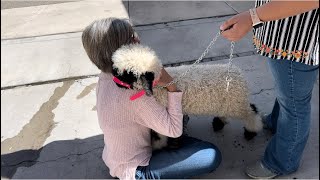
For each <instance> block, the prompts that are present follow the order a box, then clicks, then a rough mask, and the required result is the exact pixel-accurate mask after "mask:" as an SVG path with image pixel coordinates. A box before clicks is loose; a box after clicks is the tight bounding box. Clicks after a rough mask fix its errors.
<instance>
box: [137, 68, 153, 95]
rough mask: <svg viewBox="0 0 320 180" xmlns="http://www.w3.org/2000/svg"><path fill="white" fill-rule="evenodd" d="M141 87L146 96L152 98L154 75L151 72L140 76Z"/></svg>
mask: <svg viewBox="0 0 320 180" xmlns="http://www.w3.org/2000/svg"><path fill="white" fill-rule="evenodd" d="M140 79H141V82H142V87H143V89H144V90H145V91H146V95H147V96H152V94H153V91H152V86H153V80H154V73H153V72H146V73H145V74H143V75H141V76H140Z"/></svg>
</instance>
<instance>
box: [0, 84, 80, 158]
mask: <svg viewBox="0 0 320 180" xmlns="http://www.w3.org/2000/svg"><path fill="white" fill-rule="evenodd" d="M73 83H74V81H66V82H63V85H62V86H61V87H57V88H56V89H55V90H54V93H53V95H52V96H51V97H50V99H49V100H48V101H47V102H45V103H43V104H42V106H41V107H40V109H39V110H38V111H37V112H36V113H35V114H34V115H33V117H32V118H31V120H30V121H29V123H28V124H26V125H25V126H24V127H23V128H22V130H21V131H20V132H19V134H18V135H16V136H14V137H12V138H8V139H6V140H4V141H3V142H1V154H8V153H12V152H16V151H20V150H25V149H33V150H36V149H40V148H41V147H42V146H43V144H44V142H45V141H46V139H47V138H48V137H49V136H50V133H51V131H52V129H53V128H54V126H55V123H54V120H53V119H54V116H55V114H54V113H53V112H52V111H53V110H54V109H55V108H56V107H57V106H58V104H59V100H60V99H61V98H62V97H63V96H64V95H65V93H66V92H67V91H68V90H69V88H70V87H71V85H72V84H73Z"/></svg>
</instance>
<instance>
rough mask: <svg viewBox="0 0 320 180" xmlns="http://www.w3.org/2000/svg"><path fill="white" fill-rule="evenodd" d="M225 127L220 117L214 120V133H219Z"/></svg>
mask: <svg viewBox="0 0 320 180" xmlns="http://www.w3.org/2000/svg"><path fill="white" fill-rule="evenodd" d="M224 125H225V123H224V122H223V121H222V120H221V119H220V118H219V117H215V118H213V120H212V127H213V131H214V132H217V131H220V130H221V129H223V127H224Z"/></svg>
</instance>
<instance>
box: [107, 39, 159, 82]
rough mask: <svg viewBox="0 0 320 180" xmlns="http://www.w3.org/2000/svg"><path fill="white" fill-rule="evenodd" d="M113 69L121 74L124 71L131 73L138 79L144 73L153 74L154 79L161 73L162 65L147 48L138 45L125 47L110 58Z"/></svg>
mask: <svg viewBox="0 0 320 180" xmlns="http://www.w3.org/2000/svg"><path fill="white" fill-rule="evenodd" d="M112 61H113V63H114V64H113V67H114V68H117V69H118V73H119V74H122V73H123V71H124V70H126V71H131V72H133V73H134V75H136V77H140V76H141V75H142V74H144V73H146V72H153V73H154V76H155V78H158V77H159V76H160V73H161V69H162V64H161V61H160V60H159V59H158V57H157V55H156V53H155V52H154V51H153V50H152V49H150V48H149V47H146V46H142V45H140V44H131V45H125V46H122V47H121V48H119V49H118V50H117V51H116V52H115V53H114V54H113V56H112Z"/></svg>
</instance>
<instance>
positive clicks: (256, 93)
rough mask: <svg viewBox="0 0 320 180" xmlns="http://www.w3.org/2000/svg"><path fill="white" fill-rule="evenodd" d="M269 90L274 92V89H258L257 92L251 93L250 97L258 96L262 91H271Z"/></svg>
mask: <svg viewBox="0 0 320 180" xmlns="http://www.w3.org/2000/svg"><path fill="white" fill-rule="evenodd" d="M271 90H274V88H266V89H260V91H259V92H255V93H251V95H258V94H261V93H262V92H264V91H271Z"/></svg>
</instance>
